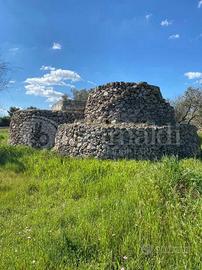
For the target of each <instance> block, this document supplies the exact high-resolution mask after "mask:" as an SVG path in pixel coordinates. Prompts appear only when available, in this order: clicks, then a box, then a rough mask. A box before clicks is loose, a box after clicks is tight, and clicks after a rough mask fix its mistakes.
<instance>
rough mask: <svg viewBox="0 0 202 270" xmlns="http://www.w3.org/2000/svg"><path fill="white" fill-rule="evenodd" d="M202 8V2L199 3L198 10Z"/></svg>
mask: <svg viewBox="0 0 202 270" xmlns="http://www.w3.org/2000/svg"><path fill="white" fill-rule="evenodd" d="M201 7H202V0H201V1H199V2H198V8H201Z"/></svg>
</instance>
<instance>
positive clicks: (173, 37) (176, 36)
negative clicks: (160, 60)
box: [169, 34, 180, 39]
mask: <svg viewBox="0 0 202 270" xmlns="http://www.w3.org/2000/svg"><path fill="white" fill-rule="evenodd" d="M178 38H180V35H179V34H175V35H171V36H169V39H178Z"/></svg>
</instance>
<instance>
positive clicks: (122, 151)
mask: <svg viewBox="0 0 202 270" xmlns="http://www.w3.org/2000/svg"><path fill="white" fill-rule="evenodd" d="M55 150H56V151H58V152H59V153H61V154H62V155H68V156H72V157H95V158H100V159H123V158H124V159H139V160H141V159H149V160H155V159H159V158H161V157H163V156H165V155H175V156H179V157H194V156H198V155H199V153H200V151H199V141H198V137H197V133H196V128H195V127H194V126H191V125H174V126H146V125H135V124H112V125H106V124H105V125H103V124H98V125H96V124H85V123H75V124H64V125H61V126H60V127H59V129H58V132H57V135H56V144H55Z"/></svg>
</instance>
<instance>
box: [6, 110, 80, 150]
mask: <svg viewBox="0 0 202 270" xmlns="http://www.w3.org/2000/svg"><path fill="white" fill-rule="evenodd" d="M83 117H84V115H83V113H81V112H62V111H58V112H52V111H49V110H20V111H17V112H15V113H14V115H13V117H12V119H11V124H10V144H12V145H28V146H32V147H35V148H51V147H53V146H54V143H55V135H56V131H57V128H58V126H59V125H60V124H63V123H73V122H74V121H75V120H78V119H82V118H83Z"/></svg>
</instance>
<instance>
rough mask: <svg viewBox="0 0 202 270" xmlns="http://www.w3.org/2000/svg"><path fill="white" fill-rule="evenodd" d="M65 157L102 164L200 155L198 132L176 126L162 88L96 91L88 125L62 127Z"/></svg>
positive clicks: (59, 145)
mask: <svg viewBox="0 0 202 270" xmlns="http://www.w3.org/2000/svg"><path fill="white" fill-rule="evenodd" d="M54 149H55V150H56V151H57V152H59V153H61V154H62V155H68V156H73V157H77V156H78V157H96V158H101V159H121V158H126V159H151V160H154V159H159V158H161V157H162V156H164V155H177V156H179V157H195V156H198V155H199V152H200V148H199V140H198V136H197V130H196V128H195V127H194V126H191V125H177V124H176V121H175V116H174V109H173V108H172V107H171V106H170V104H169V103H168V102H166V101H165V100H164V99H163V97H162V95H161V92H160V89H159V87H156V86H152V85H148V84H147V83H123V82H121V83H118V82H116V83H109V84H106V85H103V86H99V87H97V88H95V89H94V90H92V91H91V93H90V95H89V98H88V101H87V105H86V110H85V120H84V122H83V123H82V122H80V123H79V122H77V123H74V124H64V125H61V126H59V128H58V131H57V134H56V141H55V148H54Z"/></svg>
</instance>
